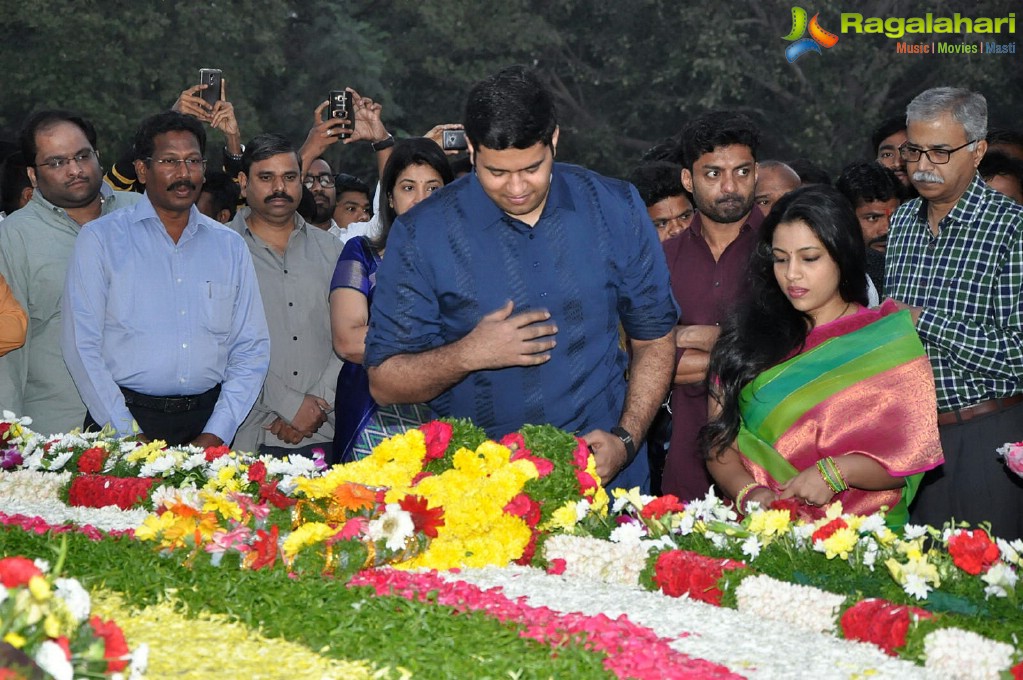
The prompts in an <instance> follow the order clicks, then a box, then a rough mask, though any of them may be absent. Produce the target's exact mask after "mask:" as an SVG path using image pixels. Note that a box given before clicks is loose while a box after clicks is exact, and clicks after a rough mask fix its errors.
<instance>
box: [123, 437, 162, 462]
mask: <svg viewBox="0 0 1023 680" xmlns="http://www.w3.org/2000/svg"><path fill="white" fill-rule="evenodd" d="M166 446H167V442H165V441H163V440H162V439H157V440H155V441H151V442H149V443H148V444H143V445H142V446H140V447H138V448H137V449H135V450H134V451H132V452H131V453H129V454H128V455H127V456H125V460H127V461H128V462H129V463H138V462H144V463H152V462H153V461H154V460H156V459H157V458H159V457H160V455H161V454H162V453H163V449H164V448H165V447H166Z"/></svg>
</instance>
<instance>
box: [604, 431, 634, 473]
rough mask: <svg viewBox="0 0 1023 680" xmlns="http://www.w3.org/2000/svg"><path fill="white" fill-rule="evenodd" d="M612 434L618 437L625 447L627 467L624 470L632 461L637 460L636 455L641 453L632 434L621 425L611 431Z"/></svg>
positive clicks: (624, 466)
mask: <svg viewBox="0 0 1023 680" xmlns="http://www.w3.org/2000/svg"><path fill="white" fill-rule="evenodd" d="M609 431H610V432H611V434H613V435H614V436H616V437H618V439H620V440H621V442H622V444H624V445H625V465H623V466H622V467H623V468H626V467H628V466H629V465H630V464H631V463H632V461H634V460H635V459H636V454H637V453H638V452H639V447H638V446H637V445H636V440H635V439H633V437H632V433H630V432H629V431H628V430H626V429H625V428H624V427H622V426H621V425H616V426H614V427H612V428H611V429H610V430H609Z"/></svg>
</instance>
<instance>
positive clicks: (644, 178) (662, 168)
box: [629, 161, 693, 208]
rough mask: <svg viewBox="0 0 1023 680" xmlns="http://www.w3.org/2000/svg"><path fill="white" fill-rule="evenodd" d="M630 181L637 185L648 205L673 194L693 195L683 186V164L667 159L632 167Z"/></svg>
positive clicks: (644, 201) (688, 196)
mask: <svg viewBox="0 0 1023 680" xmlns="http://www.w3.org/2000/svg"><path fill="white" fill-rule="evenodd" d="M629 181H630V182H632V184H634V185H635V186H636V189H637V190H638V191H639V197H640V198H642V199H643V204H644V205H646V207H648V208H649V207H650V206H652V205H653V204H654V203H657V202H659V201H663V200H664V199H666V198H671V197H672V196H685V197H686V199H688V200H689V202H690V203H692V201H693V197H692V196H691V195H690V194H689V192H688V191H686V190H685V188H684V187H683V186H682V166H681V165H676V164H675V163H668V162H666V161H651V162H649V163H643V164H642V165H638V166H636V167H635V168H633V169H632V172H631V173H629Z"/></svg>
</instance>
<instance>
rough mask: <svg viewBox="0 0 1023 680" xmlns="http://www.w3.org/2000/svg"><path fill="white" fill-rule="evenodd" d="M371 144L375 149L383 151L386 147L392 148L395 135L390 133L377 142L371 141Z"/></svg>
mask: <svg viewBox="0 0 1023 680" xmlns="http://www.w3.org/2000/svg"><path fill="white" fill-rule="evenodd" d="M369 145H370V146H371V147H373V150H374V151H383V150H384V149H390V148H391V147H392V146H394V135H392V134H388V135H387V136H386V137H384V138H383V139H378V140H377V141H375V142H370V143H369Z"/></svg>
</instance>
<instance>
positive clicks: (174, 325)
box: [61, 111, 270, 447]
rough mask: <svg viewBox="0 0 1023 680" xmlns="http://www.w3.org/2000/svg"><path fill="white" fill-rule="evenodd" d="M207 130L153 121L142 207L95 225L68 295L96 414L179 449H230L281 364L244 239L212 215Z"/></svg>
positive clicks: (77, 367)
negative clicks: (207, 199)
mask: <svg viewBox="0 0 1023 680" xmlns="http://www.w3.org/2000/svg"><path fill="white" fill-rule="evenodd" d="M205 146H206V133H205V131H204V130H203V128H202V124H201V123H199V122H198V121H197V120H196V119H194V118H191V117H189V116H185V115H183V114H180V113H176V112H173V111H168V112H165V113H161V114H157V115H156V116H153V117H151V118H148V119H147V120H145V121H143V123H142V126H141V127H140V128H139V131H138V133H137V134H136V137H135V147H134V152H135V169H136V172H137V173H138V177H139V181H140V182H142V183H143V184H145V185H146V193H145V196H144V197H143V199H142V200H141V201H140V202H139V203H138V204H137V205H136V206H135V207H133V208H130V209H126V210H121V211H117V212H115V213H113V214H111V215H108V216H106V217H104V218H101V219H98V220H94V221H93V222H90V223H89V224H88V225H87V226H86V227H85V228H84V229H83V230H82V232H81V234H80V235H79V236H78V239H77V241H76V242H75V250H74V254H73V255H72V257H71V263H70V267H69V269H68V273H67V281H66V284H65V288H64V299H63V305H62V309H63V315H64V318H65V323H64V328H63V337H62V342H61V347H62V349H63V353H64V360H65V362H66V363H67V366H68V369H69V370H70V371H71V375H72V377H73V378H74V380H75V384H76V385H77V386H78V391H79V392H80V393H81V395H82V399H83V401H84V402H85V405H86V406H87V407H88V409H89V413H88V415H87V416H86V425H89V424H91V423H96V424H100V425H103V424H110V425H112V426H113V427H114V429H115V430H116V431H117V433H118V434H120V435H129V434H132V433H133V431H134V426H133V420H134V421H137V423H138V426H139V428H140V429H141V435H142V436H143V437H144V438H147V439H154V440H155V439H162V440H164V441H166V442H167V443H169V444H172V445H174V444H186V443H192V444H195V445H197V446H204V447H205V446H218V445H221V444H227V443H229V442H230V441H231V440H232V439H233V438H234V435H235V431H236V430H237V429H238V426H239V424H240V423H241V422H242V420H243V419H244V418H245V416H246V415H247V414H248V412H249V409H251V408H252V404H253V402H254V401H255V400H256V397H257V395H258V394H259V390H260V387H261V386H262V384H263V378H264V377H265V376H266V371H267V367H268V365H269V363H270V340H269V335H268V333H267V325H266V318H265V317H264V314H263V303H262V301H261V300H260V297H259V287H258V284H257V282H256V275H255V271H254V269H253V265H252V258H251V257H250V255H249V251H248V248H247V247H246V246H245V242H244V241H243V240H242V238H241V237H240V236H239V235H238V234H236V233H235V232H233V231H231V230H230V229H228V228H227V227H225V226H223V225H221V224H219V223H217V222H214V221H213V220H212V219H210V218H208V217H206V216H204V215H202V214H201V213H200V212H199V211H198V209H196V208H195V205H194V204H195V200H196V198H197V197H198V194H199V192H200V190H201V188H202V183H203V168H204V167H205V161H204V160H203V153H204V152H205Z"/></svg>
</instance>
